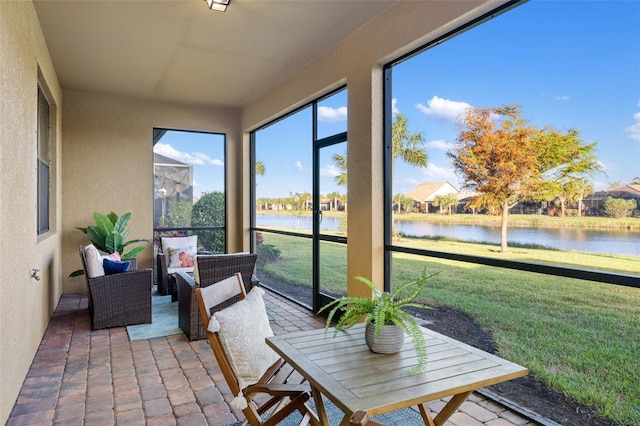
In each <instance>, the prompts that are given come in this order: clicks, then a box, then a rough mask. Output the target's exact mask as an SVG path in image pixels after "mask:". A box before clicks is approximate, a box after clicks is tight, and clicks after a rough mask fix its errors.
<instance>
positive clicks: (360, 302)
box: [319, 270, 436, 375]
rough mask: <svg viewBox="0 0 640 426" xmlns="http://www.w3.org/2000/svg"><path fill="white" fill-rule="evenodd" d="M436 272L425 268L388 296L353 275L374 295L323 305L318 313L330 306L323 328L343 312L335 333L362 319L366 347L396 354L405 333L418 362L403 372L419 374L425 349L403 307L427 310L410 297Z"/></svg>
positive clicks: (414, 325)
mask: <svg viewBox="0 0 640 426" xmlns="http://www.w3.org/2000/svg"><path fill="white" fill-rule="evenodd" d="M434 275H436V274H435V273H433V274H427V273H426V270H425V271H423V272H422V274H421V275H420V277H419V278H418V279H417V280H415V281H411V282H409V283H407V284H404V285H401V286H399V287H398V288H396V289H395V291H394V295H393V296H392V295H391V294H389V292H381V291H380V290H378V288H377V287H376V286H375V284H374V283H373V282H371V280H369V279H367V278H364V277H356V280H358V281H360V282H362V283H364V284H365V285H367V287H369V288H370V289H371V290H372V291H373V293H374V297H373V298H369V297H361V296H344V297H341V298H339V299H336V300H334V301H332V302H330V303H328V304H326V305H325V306H323V307H322V308H321V309H320V311H319V312H322V311H324V310H327V309H330V311H329V314H328V316H327V322H326V325H325V331H326V330H327V329H328V328H329V327H330V326H331V321H332V320H333V318H334V316H335V315H336V313H337V312H338V311H339V310H341V311H343V313H342V316H341V317H340V319H339V320H338V322H337V323H336V325H335V333H334V336H335V334H337V332H338V330H346V329H348V328H351V327H352V326H353V325H355V324H357V323H359V322H360V321H361V320H363V323H364V324H365V325H366V329H365V341H366V342H367V345H368V346H369V349H371V351H373V352H378V353H397V352H399V351H400V349H402V345H403V344H404V334H405V333H406V334H407V335H408V336H409V337H410V338H411V341H412V343H413V348H414V349H415V351H416V355H417V359H418V364H417V365H415V366H413V367H411V368H409V369H408V370H407V371H406V373H407V374H409V375H411V374H419V373H423V372H424V371H425V370H426V368H427V349H426V347H425V342H424V336H423V335H422V330H421V329H420V326H418V324H416V322H415V320H414V319H413V317H412V316H411V315H409V314H408V313H407V312H405V311H404V310H403V308H405V307H415V308H424V309H430V307H429V306H426V305H424V304H421V303H417V302H415V301H414V300H415V299H416V297H417V296H418V295H419V294H420V293H421V292H422V289H424V288H425V286H426V285H427V280H428V279H429V278H430V277H432V276H434Z"/></svg>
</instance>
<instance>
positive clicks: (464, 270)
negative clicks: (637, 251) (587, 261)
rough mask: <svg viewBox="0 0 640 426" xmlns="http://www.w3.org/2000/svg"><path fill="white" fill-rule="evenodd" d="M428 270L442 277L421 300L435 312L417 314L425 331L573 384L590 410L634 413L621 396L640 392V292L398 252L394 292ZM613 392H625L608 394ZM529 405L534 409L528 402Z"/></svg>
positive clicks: (541, 377) (432, 281) (431, 282)
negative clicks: (457, 319)
mask: <svg viewBox="0 0 640 426" xmlns="http://www.w3.org/2000/svg"><path fill="white" fill-rule="evenodd" d="M425 268H426V271H427V273H437V275H435V276H433V277H431V278H430V279H429V280H428V284H427V286H426V288H425V289H424V291H423V293H422V294H423V296H422V298H421V301H422V302H424V303H427V304H429V305H432V306H433V307H434V309H433V310H427V311H416V310H412V313H414V314H415V315H417V316H419V317H421V318H424V319H426V321H425V326H426V327H429V328H433V329H434V330H436V331H438V332H440V333H443V334H446V335H449V336H451V337H453V338H455V339H457V340H461V341H463V342H467V343H470V344H472V345H474V346H478V347H481V348H483V349H485V350H487V349H489V350H491V351H499V355H500V356H501V357H503V358H506V359H508V360H510V361H513V362H516V363H518V364H521V365H524V366H526V367H527V368H529V369H530V373H531V374H532V375H534V376H535V377H536V379H537V380H541V381H543V382H546V383H555V384H556V385H558V386H564V387H566V383H570V384H571V389H572V391H573V392H574V393H573V395H574V396H573V398H572V399H574V400H575V399H577V400H578V402H580V403H582V404H584V405H587V406H589V405H590V404H591V403H592V401H593V400H592V399H591V400H590V399H588V398H591V397H595V398H598V399H599V400H600V401H602V404H606V405H608V406H609V407H610V408H611V409H612V410H611V412H612V413H615V415H621V413H626V414H622V415H626V416H628V415H629V413H633V412H634V410H633V403H631V402H630V401H629V399H628V398H620V397H619V395H621V394H625V395H631V394H632V393H633V392H634V391H633V390H632V387H633V385H631V382H630V381H628V380H626V379H625V378H626V377H634V378H635V377H636V376H637V374H636V373H635V369H636V365H637V358H638V351H637V342H638V341H640V340H639V339H640V327H638V322H637V319H638V318H640V308H639V306H640V289H637V288H631V287H621V286H614V285H611V284H601V283H594V282H590V281H583V280H576V279H571V278H560V277H554V276H550V275H543V274H536V273H532V272H525V271H516V270H508V269H503V268H496V267H491V266H484V265H474V264H470V263H463V262H457V261H451V260H444V259H435V258H427V257H423V256H416V255H411V254H404V253H393V256H392V291H393V288H394V287H397V286H399V285H402V284H404V283H407V282H410V281H413V280H415V279H416V278H417V277H418V276H419V275H420V273H421V272H422V271H423V270H425ZM449 311H451V313H450V314H449V315H454V314H455V313H456V312H459V313H461V314H462V315H467V316H469V317H471V318H472V319H473V320H474V321H475V323H476V324H477V326H479V327H481V328H482V329H484V330H486V331H487V332H488V333H489V338H490V340H492V341H490V342H486V341H482V340H478V341H474V340H473V339H474V338H475V337H477V333H476V332H473V331H470V329H468V328H465V327H463V326H462V324H451V323H450V322H449V323H447V322H446V321H445V320H444V319H446V318H447V316H446V315H447V312H449ZM454 311H455V312H454ZM440 318H443V320H439V319H440ZM465 322H466V321H465ZM447 325H448V327H447ZM478 337H481V336H478ZM484 345H488V346H484ZM492 345H495V346H493V347H492ZM496 346H497V348H496ZM549 366H552V368H549ZM632 380H633V379H632ZM561 383H564V384H562V385H559V384H561ZM613 388H616V389H620V391H619V392H609V390H610V389H613ZM622 389H627V390H622ZM490 390H492V389H490ZM497 391H498V394H499V392H500V391H499V389H497ZM586 395H589V396H588V397H583V396H586ZM596 395H597V396H596ZM522 405H523V406H524V407H525V408H528V407H527V402H526V401H524V402H523V403H522ZM539 414H542V413H539ZM627 418H628V417H627Z"/></svg>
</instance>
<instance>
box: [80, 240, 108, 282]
mask: <svg viewBox="0 0 640 426" xmlns="http://www.w3.org/2000/svg"><path fill="white" fill-rule="evenodd" d="M84 259H85V262H86V267H87V275H88V276H89V278H95V277H102V276H103V275H104V266H102V256H101V255H100V252H99V251H98V249H97V248H96V246H94V245H93V244H89V245H88V246H86V247H85V248H84Z"/></svg>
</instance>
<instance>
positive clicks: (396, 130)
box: [391, 113, 427, 182]
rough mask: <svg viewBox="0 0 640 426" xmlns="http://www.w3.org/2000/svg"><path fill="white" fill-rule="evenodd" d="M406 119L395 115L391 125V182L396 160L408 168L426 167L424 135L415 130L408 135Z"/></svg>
mask: <svg viewBox="0 0 640 426" xmlns="http://www.w3.org/2000/svg"><path fill="white" fill-rule="evenodd" d="M408 121H409V120H408V119H407V117H405V116H404V115H403V114H400V113H398V114H396V118H395V120H394V121H393V124H392V125H391V179H392V182H393V176H394V170H395V163H396V158H398V157H400V158H401V159H402V161H404V162H405V163H407V164H409V165H410V166H416V167H426V166H427V153H426V152H425V150H424V135H423V134H422V132H420V131H418V130H416V131H415V132H413V133H411V134H410V133H409V130H408V129H407V123H408Z"/></svg>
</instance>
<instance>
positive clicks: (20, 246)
mask: <svg viewBox="0 0 640 426" xmlns="http://www.w3.org/2000/svg"><path fill="white" fill-rule="evenodd" d="M38 68H40V70H41V73H42V75H43V77H44V81H46V84H47V86H48V90H47V92H48V97H49V101H50V103H51V104H52V111H53V113H54V114H53V116H54V122H52V123H51V136H52V140H53V144H52V152H51V173H52V179H51V193H50V202H51V207H50V208H51V223H50V228H51V232H49V233H47V234H45V235H42V236H40V237H38V236H37V217H36V205H37V203H36V193H37V168H36V159H37V146H38V145H37V133H36V128H37V126H36V125H37V106H38V101H37V93H38V92H37V88H38ZM61 101H62V98H61V91H60V87H59V85H58V81H57V77H56V74H55V71H54V69H53V65H52V63H51V58H50V56H49V52H48V51H47V46H46V44H45V41H44V38H43V35H42V31H41V30H40V25H39V22H38V18H37V16H36V13H35V10H34V8H33V4H32V3H31V2H26V1H1V2H0V232H2V238H0V424H4V423H5V421H6V419H7V417H8V416H9V413H10V412H11V409H12V407H13V404H14V402H15V399H16V397H17V395H18V392H19V391H20V387H21V386H22V382H23V380H24V378H25V375H26V373H27V371H28V369H29V366H30V365H31V360H32V359H33V356H34V354H35V352H36V350H37V348H38V345H39V343H40V340H41V339H42V336H43V334H44V331H45V329H46V327H47V324H48V322H49V317H50V315H51V313H52V310H53V308H54V307H55V306H56V304H57V302H58V299H59V298H60V294H61V280H60V256H59V252H60V250H59V249H60V242H61V233H60V200H61V193H60V186H59V184H60V127H61V119H62V116H61V112H60V105H61ZM32 269H39V270H40V276H41V278H42V279H41V280H40V281H37V280H35V279H33V278H31V276H30V274H31V271H32Z"/></svg>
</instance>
